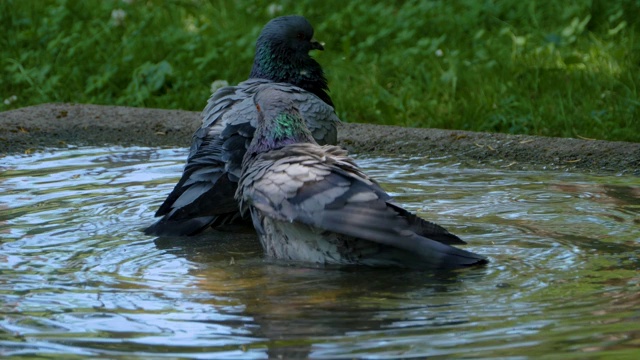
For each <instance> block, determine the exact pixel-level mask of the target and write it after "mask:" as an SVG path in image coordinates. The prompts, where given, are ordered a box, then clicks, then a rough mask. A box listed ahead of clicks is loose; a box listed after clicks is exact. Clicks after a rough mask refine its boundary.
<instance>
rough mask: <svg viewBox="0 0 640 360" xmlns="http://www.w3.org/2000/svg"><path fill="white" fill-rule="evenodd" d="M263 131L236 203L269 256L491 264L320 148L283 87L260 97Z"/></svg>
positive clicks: (378, 263)
mask: <svg viewBox="0 0 640 360" xmlns="http://www.w3.org/2000/svg"><path fill="white" fill-rule="evenodd" d="M254 102H255V104H256V109H257V110H258V113H259V117H258V126H257V128H256V131H255V133H254V136H253V140H252V141H251V144H250V146H249V149H248V150H247V152H246V153H245V155H244V159H243V162H242V172H241V176H240V181H239V183H238V189H237V191H236V195H235V196H236V199H237V200H238V202H239V206H240V211H241V212H242V213H243V214H245V215H246V214H247V213H248V214H250V217H251V220H252V222H253V226H254V227H255V229H256V232H257V234H258V238H259V240H260V243H261V244H262V247H263V249H264V252H265V254H266V256H267V257H271V258H275V259H280V260H286V261H293V262H304V263H316V264H321V265H331V264H335V265H365V266H372V267H405V268H411V269H420V270H428V269H450V268H459V267H465V266H471V265H478V264H485V263H487V259H486V258H485V257H484V256H482V255H478V254H475V253H472V252H469V251H465V250H462V249H459V248H456V247H454V246H452V245H462V244H466V243H465V242H464V241H463V240H461V239H460V238H459V237H457V236H456V235H453V234H452V233H450V232H449V231H447V230H446V229H445V228H443V227H442V226H440V225H437V224H435V223H432V222H429V221H426V220H424V219H422V218H420V217H418V216H417V215H415V214H413V213H411V212H409V211H407V210H405V209H403V208H402V207H400V206H398V205H396V204H394V203H393V202H392V200H391V197H390V195H389V194H387V193H386V192H385V191H384V190H383V189H382V188H381V187H380V185H379V184H378V183H377V182H376V181H375V180H374V179H372V178H370V177H369V176H367V175H366V174H364V173H363V172H362V170H361V169H360V168H359V167H358V166H357V165H356V163H355V161H354V160H353V159H352V158H350V157H349V156H348V154H347V151H346V150H344V149H343V148H341V147H339V146H333V145H319V144H318V143H317V142H316V141H315V139H314V136H313V133H312V132H311V131H310V130H309V129H308V127H307V126H306V125H305V121H304V119H303V116H302V115H301V113H300V111H299V110H298V108H297V104H296V103H295V102H294V101H292V100H291V98H290V96H289V94H288V93H286V92H284V91H281V90H280V89H277V88H271V87H264V88H262V87H261V88H260V89H259V90H258V91H257V92H256V94H255V95H254Z"/></svg>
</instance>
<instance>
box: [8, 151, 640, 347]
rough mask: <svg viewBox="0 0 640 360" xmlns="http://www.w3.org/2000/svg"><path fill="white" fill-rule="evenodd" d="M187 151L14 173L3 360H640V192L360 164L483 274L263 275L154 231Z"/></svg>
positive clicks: (235, 251)
mask: <svg viewBox="0 0 640 360" xmlns="http://www.w3.org/2000/svg"><path fill="white" fill-rule="evenodd" d="M185 156H186V151H185V150H184V149H157V148H79V149H68V150H56V151H48V152H45V153H39V154H34V155H24V156H7V157H4V158H1V159H0V174H1V175H0V355H4V356H15V357H26V358H51V357H56V356H59V357H61V358H65V359H74V358H94V357H103V358H106V357H108V358H127V359H131V358H160V357H167V358H229V359H231V358H268V357H273V358H277V357H278V356H283V357H284V358H306V357H310V358H332V359H333V358H345V359H351V358H358V357H367V358H398V357H403V358H411V357H418V358H419V357H425V356H430V357H436V358H437V357H443V358H449V357H504V358H529V357H537V356H540V355H552V356H553V357H562V358H574V357H575V358H589V357H596V358H600V357H611V358H613V357H615V358H635V357H636V356H638V355H639V354H640V352H639V350H637V349H638V348H640V273H639V272H638V270H639V269H640V260H639V257H640V256H639V255H640V220H639V219H640V180H639V179H638V177H632V176H616V175H607V176H598V175H585V174H576V173H566V172H553V171H544V172H536V171H513V170H510V169H509V168H508V167H506V166H505V167H504V168H500V167H499V166H498V167H496V168H488V167H477V166H476V167H474V166H471V165H468V164H459V163H455V162H453V161H452V159H429V158H370V157H362V156H361V157H358V163H359V164H360V165H361V166H362V167H363V168H364V169H365V171H366V172H367V173H368V174H370V175H373V176H375V177H376V178H377V179H378V180H379V181H380V182H381V183H382V185H383V187H385V188H386V189H387V190H388V191H389V192H390V193H392V194H393V195H394V196H395V197H396V199H397V201H398V202H400V203H401V204H403V205H404V206H405V207H406V208H408V209H410V210H412V211H415V212H418V213H420V214H421V215H422V216H423V217H424V218H426V219H429V220H432V221H435V222H438V223H440V224H441V225H444V226H445V227H447V228H448V229H449V230H450V231H452V232H454V233H456V234H458V235H459V236H461V237H462V238H463V239H465V240H466V241H467V242H468V243H469V245H468V246H467V247H466V248H468V249H469V250H471V251H474V252H478V253H481V254H485V255H487V256H488V257H489V258H490V260H491V263H490V264H489V265H488V266H487V267H483V268H475V269H465V270H463V271H458V272H448V273H435V274H434V273H425V272H417V271H408V270H389V269H385V270H381V269H367V268H345V269H323V268H317V267H314V266H291V265H286V264H282V263H277V262H272V261H268V260H265V259H264V258H263V257H262V256H261V249H260V246H259V244H258V243H257V240H256V238H255V235H253V234H251V233H250V232H246V233H240V234H234V233H217V232H210V233H208V234H205V235H202V236H199V237H197V238H190V239H187V240H179V239H167V238H164V239H159V238H156V237H150V236H146V235H144V234H142V233H141V232H140V229H142V228H144V227H145V226H147V225H149V224H150V223H151V222H152V221H153V213H154V211H155V210H156V209H157V207H158V206H159V205H160V203H161V202H162V201H163V200H164V197H165V196H166V195H167V194H168V193H169V192H170V191H171V189H172V188H173V186H174V184H175V182H176V181H177V180H178V178H179V176H180V174H181V170H182V165H183V163H184V159H185Z"/></svg>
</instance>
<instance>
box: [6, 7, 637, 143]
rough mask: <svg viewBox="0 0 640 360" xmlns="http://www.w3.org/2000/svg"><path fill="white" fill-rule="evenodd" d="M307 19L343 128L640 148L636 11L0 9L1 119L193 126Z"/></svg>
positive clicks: (600, 8)
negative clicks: (221, 92)
mask: <svg viewBox="0 0 640 360" xmlns="http://www.w3.org/2000/svg"><path fill="white" fill-rule="evenodd" d="M291 13H297V14H302V15H305V16H306V17H307V18H309V20H310V21H311V22H312V24H313V25H314V26H315V28H316V37H317V38H318V39H319V40H321V41H324V42H325V43H326V46H325V47H326V49H327V50H326V51H324V52H319V53H316V54H314V56H316V58H317V59H318V61H319V62H320V63H321V64H322V65H323V67H324V68H325V70H326V72H327V77H328V78H329V81H330V87H331V94H332V97H333V99H334V102H335V103H336V108H337V110H338V113H339V115H340V117H341V118H342V119H344V120H346V121H356V122H370V123H380V124H395V125H403V126H416V127H437V128H448V129H464V130H476V131H491V132H507V133H515V134H536V135H546V136H563V137H575V136H583V137H588V138H598V139H608V140H627V141H636V142H640V97H639V96H638V95H639V94H638V89H637V87H638V86H637V85H638V84H640V36H639V34H638V33H639V26H640V25H639V23H638V21H639V20H638V16H637V15H638V14H640V1H638V0H617V1H605V0H573V1H568V2H567V1H562V2H553V1H535V0H532V1H516V0H504V1H495V0H458V1H447V0H431V1H417V0H416V1H398V2H369V1H367V2H365V1H357V2H356V1H351V2H345V1H340V2H338V1H333V0H328V1H323V2H318V1H311V0H305V1H302V0H297V1H293V0H289V1H280V2H274V3H273V4H271V5H269V6H266V5H264V4H263V3H262V2H258V1H225V0H209V1H205V0H165V1H160V0H145V1H143V0H129V1H125V0H3V1H0V29H1V30H2V34H3V36H2V37H1V38H0V67H1V69H2V71H3V75H2V76H1V77H0V100H5V101H4V102H0V110H9V109H13V108H17V107H22V106H27V105H33V104H38V103H44V102H77V103H95V104H118V105H130V106H145V107H159V108H181V109H188V110H198V111H199V110H201V109H202V108H203V107H204V104H205V102H206V99H207V98H208V96H209V95H210V84H211V83H212V82H213V81H214V80H226V81H228V82H229V83H230V84H235V83H237V82H239V81H242V80H244V79H246V77H247V75H248V73H249V70H250V67H251V64H252V58H253V51H254V43H255V40H256V38H257V35H258V33H259V31H260V29H261V28H262V26H263V25H264V24H265V23H266V22H267V21H268V20H269V19H270V18H272V17H275V16H278V15H283V14H291Z"/></svg>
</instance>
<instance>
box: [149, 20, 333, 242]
mask: <svg viewBox="0 0 640 360" xmlns="http://www.w3.org/2000/svg"><path fill="white" fill-rule="evenodd" d="M314 49H315V50H323V47H322V45H321V44H320V43H318V42H317V41H316V40H315V39H314V38H313V28H312V27H311V24H309V22H308V21H307V20H306V19H305V18H304V17H302V16H283V17H279V18H276V19H273V20H271V21H270V22H269V23H267V25H265V27H264V28H263V29H262V32H261V33H260V36H259V37H258V41H257V42H256V55H255V59H254V63H253V68H252V69H251V74H250V75H249V79H248V80H246V81H244V82H242V83H240V84H238V85H237V86H228V87H224V88H221V89H219V90H218V91H216V92H215V93H214V94H213V95H212V96H211V98H210V99H209V102H208V104H207V106H206V108H205V109H204V111H203V113H202V126H201V127H200V129H198V130H197V131H196V133H195V134H194V135H193V140H192V144H191V149H190V152H189V156H188V158H187V164H186V166H185V168H184V172H183V174H182V178H181V179H180V181H178V183H177V184H176V186H175V187H174V189H173V191H172V192H171V193H170V194H169V196H168V197H167V198H166V200H165V201H164V203H163V204H162V205H161V206H160V208H159V209H158V211H157V212H156V214H155V216H157V217H159V216H161V217H162V218H161V219H160V220H158V221H157V222H156V223H155V224H153V225H151V226H150V227H148V228H147V229H146V230H145V233H146V234H149V235H163V236H179V235H195V234H197V233H199V232H201V231H203V230H205V229H207V228H209V227H210V226H213V227H217V226H221V225H225V224H229V223H233V222H235V221H236V220H238V219H239V218H240V216H239V213H238V205H237V203H236V201H235V200H234V198H233V196H234V193H235V191H236V188H237V182H238V178H239V177H240V170H241V164H242V158H243V156H244V153H245V151H246V149H247V147H248V145H249V143H250V142H251V138H252V137H253V132H254V131H255V127H256V123H257V112H256V108H255V105H254V104H253V100H252V95H253V94H254V93H255V92H256V89H257V88H258V87H259V86H266V87H272V88H276V89H278V90H279V91H281V92H282V93H286V94H287V96H288V97H289V98H290V99H291V101H293V102H294V103H295V104H296V106H297V107H298V109H299V111H300V113H301V114H302V116H303V117H304V118H305V120H306V123H307V126H308V127H309V129H310V130H311V133H312V134H313V137H314V139H315V140H316V141H317V142H318V143H321V144H335V143H336V141H337V133H336V125H337V123H338V122H339V121H340V120H339V119H338V117H337V115H336V113H335V112H334V109H333V102H332V101H331V98H330V97H329V94H328V93H327V92H328V86H327V80H326V78H325V76H324V72H323V71H322V67H320V64H318V62H316V61H315V60H314V59H313V58H311V57H310V56H309V51H310V50H314Z"/></svg>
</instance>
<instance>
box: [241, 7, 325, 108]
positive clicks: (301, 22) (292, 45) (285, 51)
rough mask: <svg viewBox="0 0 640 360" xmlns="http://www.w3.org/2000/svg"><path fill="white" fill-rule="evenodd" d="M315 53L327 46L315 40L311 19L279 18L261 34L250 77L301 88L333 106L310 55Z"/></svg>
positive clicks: (269, 23) (322, 76)
mask: <svg viewBox="0 0 640 360" xmlns="http://www.w3.org/2000/svg"><path fill="white" fill-rule="evenodd" d="M311 50H324V47H323V46H322V45H321V44H320V43H319V42H318V41H316V40H315V39H314V38H313V27H312V26H311V24H310V23H309V22H308V21H307V19H305V18H304V17H303V16H298V15H289V16H281V17H278V18H275V19H273V20H271V21H269V22H268V23H267V25H265V26H264V28H263V29H262V32H260V36H259V37H258V41H257V42H256V54H255V58H254V60H253V67H252V68H251V74H250V75H249V77H250V78H260V79H267V80H271V81H274V82H285V83H289V84H292V85H295V86H298V87H301V88H303V89H305V90H307V91H309V92H311V93H313V94H315V95H316V96H318V97H319V98H320V99H322V100H323V101H324V102H325V103H327V104H329V105H331V106H333V102H332V101H331V97H329V94H328V93H327V91H328V90H329V87H328V85H327V79H326V78H325V76H324V71H323V70H322V67H321V66H320V64H318V62H317V61H315V60H314V59H313V58H312V57H311V56H309V51H311Z"/></svg>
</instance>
